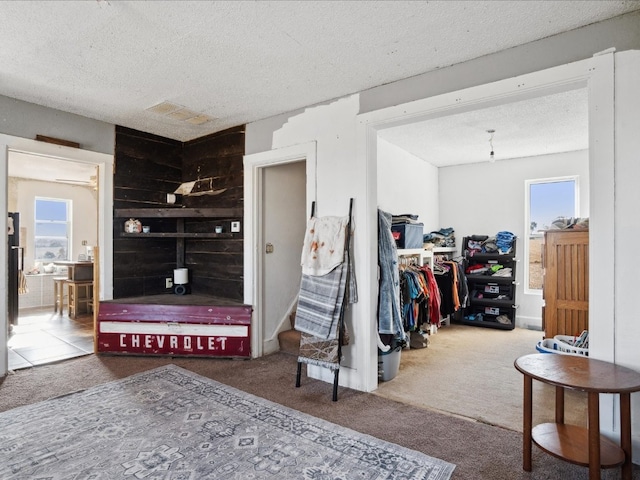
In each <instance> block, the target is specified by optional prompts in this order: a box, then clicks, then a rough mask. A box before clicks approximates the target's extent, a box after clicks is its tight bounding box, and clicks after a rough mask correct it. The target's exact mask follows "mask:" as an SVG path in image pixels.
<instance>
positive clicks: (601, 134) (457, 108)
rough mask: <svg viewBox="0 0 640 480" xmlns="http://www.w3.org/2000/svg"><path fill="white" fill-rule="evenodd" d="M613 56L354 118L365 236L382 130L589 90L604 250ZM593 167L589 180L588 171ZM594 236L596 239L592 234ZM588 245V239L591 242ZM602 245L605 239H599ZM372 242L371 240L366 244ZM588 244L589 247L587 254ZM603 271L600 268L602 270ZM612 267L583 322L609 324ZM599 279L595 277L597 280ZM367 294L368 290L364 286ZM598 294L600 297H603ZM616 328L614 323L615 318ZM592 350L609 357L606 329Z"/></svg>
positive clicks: (366, 344)
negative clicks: (603, 316)
mask: <svg viewBox="0 0 640 480" xmlns="http://www.w3.org/2000/svg"><path fill="white" fill-rule="evenodd" d="M612 80H613V54H612V53H610V54H605V55H600V56H595V57H593V58H590V59H587V60H582V61H579V62H574V63H570V64H567V65H562V66H559V67H554V68H550V69H546V70H543V71H539V72H534V73H530V74H526V75H521V76H518V77H514V78H509V79H506V80H501V81H498V82H493V83H490V84H485V85H479V86H475V87H470V88H467V89H464V90H460V91H456V92H451V93H446V94H442V95H437V96H434V97H429V98H425V99H422V100H417V101H414V102H410V103H407V104H403V105H397V106H393V107H389V108H385V109H381V110H376V111H374V112H369V113H365V114H361V115H358V119H357V144H358V159H357V162H358V163H357V171H360V172H365V174H366V179H365V181H366V185H367V187H366V189H367V196H366V200H365V207H364V208H365V215H366V216H367V224H368V225H369V226H370V227H369V228H368V231H367V232H366V234H367V235H369V236H373V235H376V232H375V229H374V228H373V226H375V225H377V217H376V216H377V134H378V131H380V130H384V129H386V128H390V127H394V126H398V125H403V124H409V123H412V122H415V121H419V120H425V119H428V118H435V117H439V116H445V115H451V114H454V113H460V112H463V111H470V110H475V109H478V108H484V107H488V106H491V105H496V104H501V103H506V102H510V101H514V100H522V99H527V98H534V97H537V96H541V95H547V94H551V93H555V92H559V91H563V90H568V89H573V88H576V87H578V86H582V87H584V86H586V87H588V89H589V113H590V119H589V157H590V160H592V161H590V167H589V168H590V177H591V179H590V191H591V192H592V195H593V196H597V198H598V202H600V203H599V206H598V208H597V211H595V212H594V210H593V209H592V210H591V219H590V225H591V237H592V238H593V239H594V240H595V244H600V243H602V242H604V241H607V242H608V244H609V245H611V242H612V239H611V235H612V234H613V233H612V232H613V231H614V229H613V218H614V215H613V213H614V191H613V174H614V169H613V162H614V160H613V159H614V148H613V138H614V137H613V129H614V124H613V117H612V112H613V81H612ZM596 161H597V162H599V163H598V167H597V170H596V171H595V172H594V168H595V167H594V165H595V164H596ZM594 230H595V232H594ZM594 237H595V238H594ZM605 237H606V238H605ZM371 238H374V237H371ZM590 248H594V244H593V242H592V246H591V247H590ZM362 258H363V260H364V262H365V265H364V269H365V271H366V272H376V267H377V242H375V241H371V242H369V244H368V249H367V251H365V252H363V257H362ZM604 263H606V265H602V264H604ZM613 265H614V263H613V261H611V259H610V261H608V262H600V265H592V267H593V268H591V269H590V271H591V272H592V276H591V278H592V279H593V280H594V281H593V282H591V283H590V290H591V291H592V292H593V291H598V290H595V289H604V290H600V291H599V292H600V293H599V294H598V295H597V296H596V295H590V301H591V302H590V314H589V316H590V318H593V319H595V318H598V316H597V315H599V314H601V313H602V312H608V319H609V321H611V316H612V312H614V306H615V305H614V286H613V285H612V282H611V280H610V279H612V278H613ZM596 271H600V272H601V274H600V273H596ZM372 277H373V276H369V277H368V278H369V279H370V281H369V284H368V291H369V292H371V294H370V295H369V302H368V304H367V305H363V306H362V308H363V311H362V312H361V313H362V315H364V316H365V317H366V318H375V315H376V305H377V283H376V282H375V281H374V280H375V279H374V278H372ZM365 288H367V286H365ZM602 291H605V292H606V294H602ZM614 321H615V318H614ZM365 336H366V337H367V338H364V339H361V340H359V348H358V358H357V361H356V363H357V365H358V366H359V369H362V371H359V373H358V377H359V378H360V379H361V380H362V383H361V385H362V386H363V387H364V390H366V391H373V390H375V389H376V388H377V384H378V377H377V368H376V366H377V347H376V338H377V335H376V332H375V331H374V330H373V329H371V330H370V331H367V332H366V333H365ZM599 342H600V346H599V348H598V350H601V351H602V352H603V353H602V354H601V355H603V356H606V355H605V352H613V348H614V342H613V329H610V333H608V334H606V335H605V336H604V337H601V338H600V341H599Z"/></svg>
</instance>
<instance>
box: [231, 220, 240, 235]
mask: <svg viewBox="0 0 640 480" xmlns="http://www.w3.org/2000/svg"><path fill="white" fill-rule="evenodd" d="M239 231H240V222H231V232H233V233H238V232H239Z"/></svg>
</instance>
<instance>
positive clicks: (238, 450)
mask: <svg viewBox="0 0 640 480" xmlns="http://www.w3.org/2000/svg"><path fill="white" fill-rule="evenodd" d="M454 468H455V466H454V465H452V464H450V463H447V462H444V461H442V460H438V459H436V458H432V457H429V456H427V455H424V454H422V453H420V452H416V451H413V450H409V449H407V448H404V447H401V446H399V445H395V444H392V443H388V442H384V441H382V440H379V439H377V438H374V437H371V436H368V435H363V434H361V433H358V432H355V431H353V430H349V429H347V428H343V427H341V426H339V425H335V424H332V423H329V422H326V421H324V420H321V419H318V418H315V417H312V416H309V415H306V414H304V413H301V412H298V411H296V410H292V409H289V408H287V407H283V406H281V405H278V404H275V403H272V402H269V401H267V400H264V399H261V398H259V397H256V396H253V395H250V394H247V393H245V392H242V391H240V390H236V389H234V388H232V387H228V386H226V385H223V384H221V383H218V382H216V381H214V380H210V379H208V378H205V377H201V376H199V375H197V374H194V373H192V372H189V371H188V370H184V369H182V368H180V367H177V366H174V365H169V366H166V367H161V368H158V369H155V370H150V371H148V372H144V373H140V374H137V375H133V376H131V377H127V378H125V379H122V380H119V381H115V382H110V383H106V384H104V385H100V386H97V387H93V388H91V389H88V390H85V391H82V392H77V393H73V394H70V395H67V396H63V397H58V398H54V399H51V400H48V401H46V402H41V403H37V404H33V405H27V406H25V407H20V408H16V409H14V410H9V411H7V412H4V413H0V478H2V479H3V480H9V479H21V480H22V479H34V480H35V479H38V480H44V479H47V480H71V479H73V480H85V479H87V480H88V479H93V480H113V479H119V478H122V479H145V480H160V479H162V480H200V479H225V480H227V479H238V480H240V479H242V480H246V479H255V478H272V479H274V480H276V479H277V480H280V479H289V478H290V479H304V480H307V479H308V480H316V479H317V480H346V479H356V478H357V479H362V480H373V479H376V480H377V479H422V480H446V479H449V478H450V477H451V474H452V472H453V469H454Z"/></svg>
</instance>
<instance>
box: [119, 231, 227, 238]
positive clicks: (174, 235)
mask: <svg viewBox="0 0 640 480" xmlns="http://www.w3.org/2000/svg"><path fill="white" fill-rule="evenodd" d="M120 236H121V237H128V238H233V233H230V232H223V233H211V232H201V233H197V232H193V233H188V232H155V233H153V232H149V233H125V232H120Z"/></svg>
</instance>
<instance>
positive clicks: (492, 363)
mask: <svg viewBox="0 0 640 480" xmlns="http://www.w3.org/2000/svg"><path fill="white" fill-rule="evenodd" d="M541 339H542V332H540V331H533V330H526V329H522V328H516V329H514V330H497V329H491V328H481V327H473V326H465V325H456V324H452V325H447V326H444V327H442V328H441V329H439V330H438V333H437V334H435V335H431V336H430V344H429V346H428V347H427V348H422V349H411V350H403V351H402V352H401V360H400V369H399V371H398V374H397V376H396V377H395V378H394V379H392V380H390V381H388V382H382V383H380V385H379V386H378V390H377V391H376V392H375V394H376V395H380V396H382V397H385V398H388V399H392V400H396V401H399V402H403V403H408V404H410V405H414V406H416V407H420V408H429V409H433V410H437V411H440V412H445V413H449V414H454V415H460V416H462V417H466V418H471V419H474V420H476V421H479V422H483V423H488V424H490V425H497V426H500V427H503V428H508V429H510V430H515V431H518V432H522V388H523V376H522V374H521V373H520V372H518V371H517V370H516V369H515V367H514V366H513V362H514V360H515V359H516V358H518V357H519V356H521V355H527V354H530V353H538V352H537V351H536V349H535V345H536V343H537V342H538V340H541ZM533 388H534V390H533V391H534V399H533V400H534V411H533V414H534V424H537V423H541V422H550V421H553V412H554V401H555V397H554V389H553V387H550V386H548V385H544V384H541V383H540V382H534V385H533ZM586 400H587V399H586V394H582V393H580V392H571V391H568V392H567V393H566V399H565V410H566V413H565V417H566V419H567V422H568V423H574V424H577V425H586V412H587V402H586Z"/></svg>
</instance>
